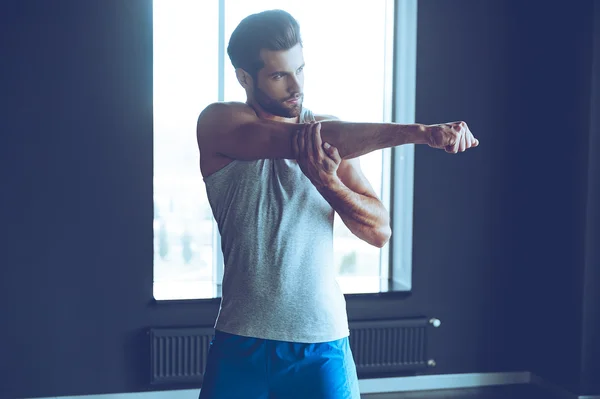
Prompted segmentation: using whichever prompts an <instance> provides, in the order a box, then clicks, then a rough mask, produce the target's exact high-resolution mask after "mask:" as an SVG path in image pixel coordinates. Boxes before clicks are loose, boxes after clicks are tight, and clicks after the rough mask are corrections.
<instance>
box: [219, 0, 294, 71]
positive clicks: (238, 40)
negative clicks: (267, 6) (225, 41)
mask: <svg viewBox="0 0 600 399" xmlns="http://www.w3.org/2000/svg"><path fill="white" fill-rule="evenodd" d="M298 43H299V44H300V45H302V39H301V37H300V25H299V24H298V21H296V19H294V17H292V16H291V15H290V14H289V13H288V12H286V11H283V10H269V11H263V12H260V13H257V14H252V15H249V16H247V17H246V18H244V19H243V20H242V21H241V22H240V23H239V25H238V26H237V27H236V28H235V30H234V31H233V33H232V34H231V38H230V39H229V45H228V46H227V54H228V55H229V59H230V60H231V63H232V64H233V67H234V68H236V69H237V68H242V69H243V70H245V71H246V72H248V73H249V74H250V75H251V76H252V77H254V78H255V77H256V74H257V73H258V71H259V70H260V69H261V68H263V67H264V63H263V62H262V60H261V59H260V51H261V50H262V49H266V50H271V51H280V50H289V49H291V48H292V47H294V46H295V45H297V44H298Z"/></svg>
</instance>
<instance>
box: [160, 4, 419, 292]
mask: <svg viewBox="0 0 600 399" xmlns="http://www.w3.org/2000/svg"><path fill="white" fill-rule="evenodd" d="M393 3H394V2H393V1H391V0H374V1H369V2H357V3H354V4H353V5H352V7H347V6H345V5H346V2H344V1H341V0H307V1H304V2H297V1H281V0H258V1H252V2H250V1H246V0H220V1H217V0H214V1H198V0H154V6H153V21H154V22H153V23H154V297H155V298H156V299H159V300H168V299H199V298H212V297H218V296H219V295H220V292H219V285H220V283H221V279H222V269H223V261H222V255H221V251H220V247H219V246H220V238H219V236H218V229H217V226H216V223H215V221H214V218H213V215H212V212H211V209H210V206H209V203H208V200H207V196H206V190H205V185H204V182H203V180H202V176H201V175H200V170H199V153H198V148H197V144H196V135H195V133H196V120H197V118H198V114H199V112H200V111H201V110H202V109H204V107H206V106H207V105H208V104H210V103H213V102H216V101H241V102H244V101H245V92H244V91H243V89H242V88H241V86H240V85H239V83H238V82H237V80H236V78H235V73H234V69H233V66H232V65H231V63H230V61H229V58H228V57H227V53H226V46H227V43H228V41H229V37H230V35H231V33H232V31H233V29H234V28H235V27H236V25H237V24H238V23H239V22H240V21H241V20H242V19H243V18H244V17H246V16H247V15H249V14H252V13H255V12H259V11H263V10H267V9H276V8H279V9H284V10H286V11H288V12H289V13H291V14H292V15H293V16H294V17H295V18H296V19H297V20H298V22H299V23H300V29H301V34H302V39H303V45H304V57H305V62H306V68H305V87H304V95H305V97H304V98H305V100H304V106H305V107H307V108H309V109H311V110H312V111H314V112H315V113H318V114H328V115H334V116H337V117H338V118H340V119H342V120H347V121H356V122H359V121H360V122H383V121H391V102H392V94H391V93H392V72H393V70H392V68H393V61H392V56H393V50H394V48H393V43H392V40H393V32H394V31H393V26H392V25H393V21H394V18H393V10H391V8H393ZM317 9H318V10H319V12H314V10H317ZM334 16H335V17H334ZM391 154H392V150H390V149H387V150H383V151H377V152H373V153H370V154H367V155H365V156H362V157H361V166H362V169H363V171H364V173H365V175H366V176H367V178H368V179H369V181H370V182H371V184H372V186H373V188H374V189H375V191H376V192H377V193H380V198H382V200H383V201H384V203H385V205H386V207H387V209H388V210H389V209H390V207H391V204H390V192H389V190H390V186H391V184H390V183H391V161H390V158H391ZM411 173H412V169H411ZM411 204H412V202H411ZM410 212H412V207H411V208H410ZM409 228H410V229H412V226H409ZM408 233H409V234H410V232H408ZM394 234H398V233H397V232H396V231H395V232H394ZM388 254H389V244H388V245H386V246H385V247H384V248H382V249H379V248H376V247H373V246H370V245H369V244H367V243H365V242H363V241H361V240H359V239H358V238H357V237H355V236H354V235H353V234H352V233H350V231H349V230H348V229H347V228H346V227H345V226H344V224H343V223H342V222H341V220H340V218H339V217H337V216H336V218H335V224H334V259H335V264H334V265H332V267H334V268H335V270H336V272H337V276H338V282H339V284H340V286H341V288H342V290H343V291H344V292H345V293H360V292H378V291H379V287H380V281H381V279H387V278H388V273H389V271H388V269H389V266H388V265H389V260H388Z"/></svg>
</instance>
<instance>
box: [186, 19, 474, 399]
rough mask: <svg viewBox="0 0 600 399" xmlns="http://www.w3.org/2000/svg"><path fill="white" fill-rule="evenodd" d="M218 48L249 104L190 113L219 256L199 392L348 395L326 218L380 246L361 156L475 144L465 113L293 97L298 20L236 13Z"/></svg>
mask: <svg viewBox="0 0 600 399" xmlns="http://www.w3.org/2000/svg"><path fill="white" fill-rule="evenodd" d="M227 51H228V54H229V57H230V59H231V62H232V64H233V66H234V67H235V72H236V76H237V79H238V81H239V83H240V84H241V85H242V87H243V88H244V89H245V90H246V94H247V101H246V103H233V102H232V103H215V104H211V105H209V106H208V107H207V108H206V109H205V110H204V111H203V112H202V113H201V114H200V117H199V118H198V126H197V138H198V146H199V150H200V169H201V172H202V175H203V177H204V181H205V183H206V190H207V195H208V200H209V202H210V205H211V208H212V211H213V214H214V217H215V219H216V221H217V224H218V226H219V231H220V233H221V238H222V250H223V255H224V261H225V269H224V277H223V289H222V294H223V295H222V301H221V307H220V310H219V315H218V318H217V321H216V324H215V338H214V340H213V342H212V343H211V348H210V353H209V357H208V361H207V370H206V373H205V376H204V383H203V387H202V389H201V392H200V398H201V399H228V398H231V399H241V398H243V399H259V398H264V399H269V398H286V399H294V398H302V399H326V398H327V399H334V398H335V399H344V398H348V399H358V398H359V397H360V396H359V391H358V379H357V376H356V368H355V364H354V361H353V358H352V353H351V351H350V347H349V344H348V335H349V330H348V322H347V315H346V306H345V305H346V304H345V300H344V296H343V294H342V292H341V291H340V288H339V287H338V285H337V283H336V278H335V272H334V270H333V267H332V266H333V265H332V257H333V247H332V239H333V237H332V236H333V234H332V233H333V218H334V213H337V214H338V215H339V216H340V217H341V218H342V220H343V222H344V223H345V224H346V226H348V228H349V229H350V231H352V233H353V234H355V235H356V236H357V237H359V238H360V239H362V240H364V241H366V242H368V243H369V244H371V245H374V246H377V247H382V246H383V245H385V243H386V242H387V241H388V240H389V238H390V235H391V229H390V222H389V215H388V212H387V210H386V209H385V207H384V206H383V204H382V203H381V201H380V200H379V199H378V197H377V194H376V193H375V192H374V190H373V188H372V187H371V185H370V184H369V182H368V181H367V179H366V178H365V176H364V175H363V174H362V172H361V169H360V164H359V161H358V157H359V156H360V155H363V154H367V153H369V152H371V151H374V150H377V149H381V148H386V147H393V146H397V145H402V144H407V143H415V144H428V145H429V146H431V147H434V148H440V149H445V150H446V151H447V152H449V153H457V152H462V151H464V150H466V149H468V148H471V147H475V146H477V145H478V141H477V139H475V138H474V137H473V135H472V134H471V132H470V131H469V129H468V127H467V125H466V124H465V123H464V122H456V123H448V124H440V125H430V126H425V125H419V124H412V125H401V124H392V123H350V122H344V121H340V120H337V119H336V118H333V117H328V116H325V115H313V113H312V112H311V111H310V110H308V109H306V108H304V107H303V106H302V100H303V94H302V89H303V84H304V76H303V69H304V59H303V52H302V41H301V38H300V31H299V27H298V23H297V22H296V21H295V19H294V18H293V17H292V16H291V15H289V14H288V13H286V12H283V11H279V10H273V11H266V12H262V13H259V14H254V15H251V16H249V17H247V18H245V19H244V20H243V21H242V22H241V23H240V24H239V25H238V27H237V28H236V29H235V31H234V32H233V34H232V36H231V39H230V42H229V46H228V49H227Z"/></svg>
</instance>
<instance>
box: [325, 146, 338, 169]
mask: <svg viewBox="0 0 600 399" xmlns="http://www.w3.org/2000/svg"><path fill="white" fill-rule="evenodd" d="M323 149H324V151H325V154H327V156H329V158H331V159H332V160H333V161H334V162H335V163H336V164H339V163H340V162H342V157H341V156H340V153H339V151H338V149H337V148H336V147H334V146H332V145H331V144H329V143H323Z"/></svg>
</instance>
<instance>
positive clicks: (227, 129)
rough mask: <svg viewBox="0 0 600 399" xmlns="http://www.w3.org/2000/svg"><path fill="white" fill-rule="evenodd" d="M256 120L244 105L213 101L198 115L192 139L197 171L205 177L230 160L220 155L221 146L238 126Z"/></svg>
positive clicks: (251, 110)
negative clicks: (198, 152)
mask: <svg viewBox="0 0 600 399" xmlns="http://www.w3.org/2000/svg"><path fill="white" fill-rule="evenodd" d="M256 119H258V117H257V116H256V113H255V112H254V110H253V109H252V107H250V106H249V105H248V104H245V103H240V102H216V103H212V104H210V105H208V106H207V107H206V108H204V110H203V111H202V112H201V113H200V116H198V123H197V125H196V139H197V144H198V150H199V151H200V171H201V172H202V175H203V176H204V177H205V178H206V177H207V176H210V175H211V174H213V173H214V172H216V171H218V170H219V169H221V168H223V167H225V166H226V165H227V164H229V163H231V162H232V161H233V160H232V159H231V158H228V157H226V156H223V155H222V154H221V148H220V147H221V146H222V145H223V143H225V142H227V141H228V140H227V138H228V136H229V133H231V132H233V131H234V130H235V129H236V128H237V127H238V126H240V125H241V124H244V123H248V122H252V121H255V120H256Z"/></svg>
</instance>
